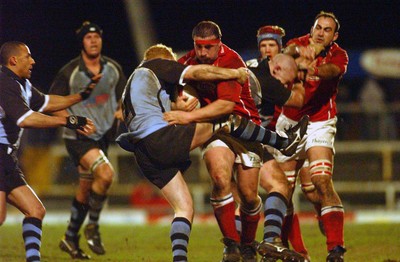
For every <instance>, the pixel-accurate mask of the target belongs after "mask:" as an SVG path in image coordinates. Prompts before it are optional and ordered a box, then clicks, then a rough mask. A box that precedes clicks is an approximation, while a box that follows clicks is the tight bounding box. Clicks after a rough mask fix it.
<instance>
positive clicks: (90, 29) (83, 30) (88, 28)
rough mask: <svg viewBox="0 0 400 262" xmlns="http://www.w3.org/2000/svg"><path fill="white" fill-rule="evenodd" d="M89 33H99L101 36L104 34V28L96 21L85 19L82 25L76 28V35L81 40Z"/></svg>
mask: <svg viewBox="0 0 400 262" xmlns="http://www.w3.org/2000/svg"><path fill="white" fill-rule="evenodd" d="M88 33H98V34H99V35H100V36H102V35H103V30H102V29H101V28H100V27H99V26H98V25H96V24H95V23H92V22H89V21H85V22H83V24H82V26H81V27H80V28H79V29H78V30H76V36H77V37H78V40H79V41H82V40H83V37H84V36H85V35H86V34H88Z"/></svg>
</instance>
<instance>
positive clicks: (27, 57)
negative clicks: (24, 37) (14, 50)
mask: <svg viewBox="0 0 400 262" xmlns="http://www.w3.org/2000/svg"><path fill="white" fill-rule="evenodd" d="M15 61H16V67H15V68H16V70H15V73H16V75H18V76H19V77H21V78H26V79H29V78H30V77H31V74H32V68H33V65H34V64H35V60H34V59H33V58H32V56H31V51H30V50H29V47H27V46H22V47H21V48H20V50H19V54H18V55H17V56H15Z"/></svg>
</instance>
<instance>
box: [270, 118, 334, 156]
mask: <svg viewBox="0 0 400 262" xmlns="http://www.w3.org/2000/svg"><path fill="white" fill-rule="evenodd" d="M336 122H337V118H336V117H334V118H331V119H329V120H326V121H318V122H309V124H308V128H307V133H306V134H305V135H304V137H303V139H302V140H301V142H300V143H299V145H298V147H297V149H296V153H295V154H294V155H292V156H290V157H288V156H285V155H283V154H282V153H281V152H280V151H279V150H277V149H274V152H273V155H274V157H275V159H276V160H277V161H278V162H280V163H282V162H286V161H289V160H303V159H307V154H306V152H307V150H308V149H309V148H311V147H315V146H323V147H328V148H332V150H333V153H335V147H334V142H335V135H336ZM296 124H297V122H296V121H293V120H291V119H289V118H288V117H286V116H285V115H283V114H281V115H280V116H279V118H278V120H277V122H276V132H277V133H278V134H280V135H282V136H286V135H284V129H285V128H286V129H287V128H289V127H290V126H294V125H296Z"/></svg>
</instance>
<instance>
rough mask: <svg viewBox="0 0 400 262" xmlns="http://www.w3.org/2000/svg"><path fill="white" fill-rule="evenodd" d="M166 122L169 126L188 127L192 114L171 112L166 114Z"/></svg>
mask: <svg viewBox="0 0 400 262" xmlns="http://www.w3.org/2000/svg"><path fill="white" fill-rule="evenodd" d="M164 120H165V121H167V122H168V124H169V125H187V124H189V123H191V120H190V114H189V113H188V112H184V111H178V110H176V111H169V112H165V113H164Z"/></svg>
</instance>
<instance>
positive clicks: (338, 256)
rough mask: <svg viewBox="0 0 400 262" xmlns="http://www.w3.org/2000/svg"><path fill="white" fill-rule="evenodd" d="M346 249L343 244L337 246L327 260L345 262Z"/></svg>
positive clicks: (329, 261) (328, 261)
mask: <svg viewBox="0 0 400 262" xmlns="http://www.w3.org/2000/svg"><path fill="white" fill-rule="evenodd" d="M345 252H346V249H345V248H344V247H342V246H336V247H334V248H333V249H332V250H330V251H329V253H328V256H327V257H326V262H344V253H345Z"/></svg>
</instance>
